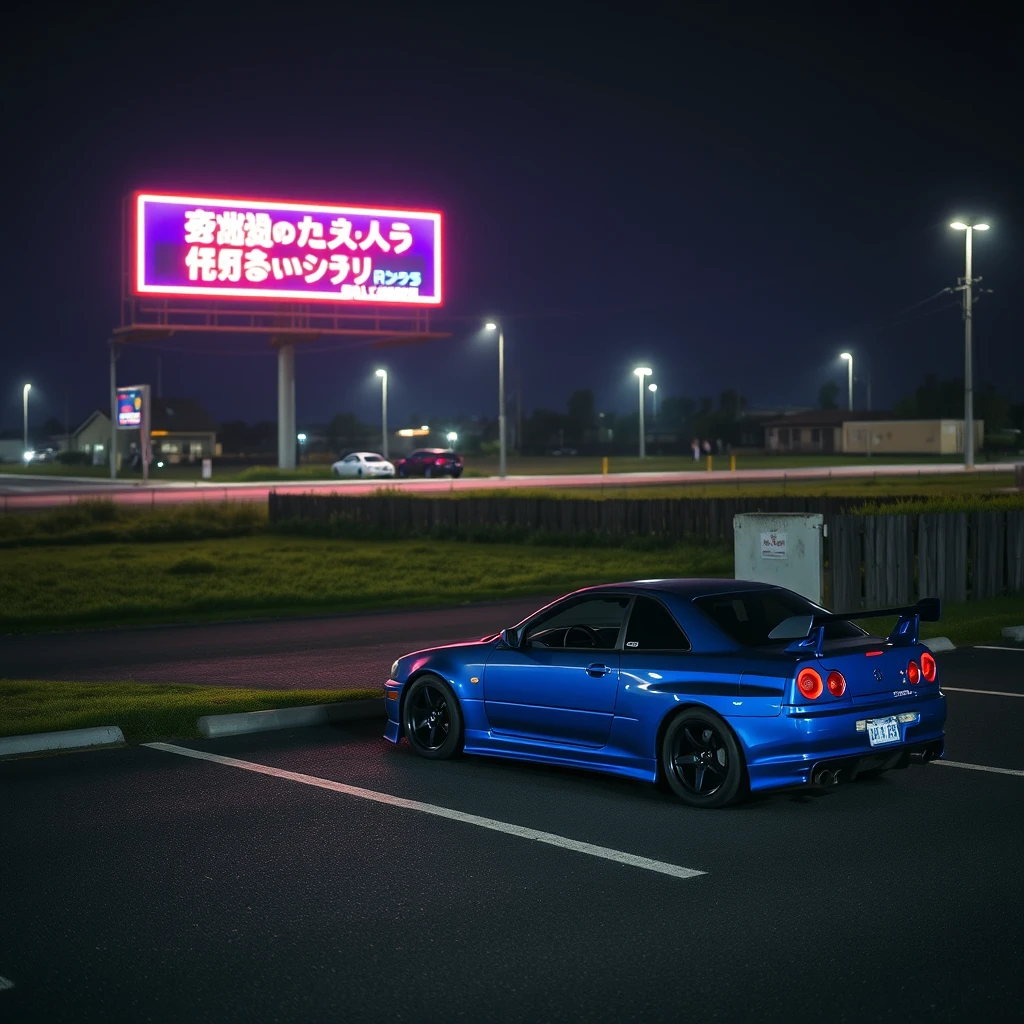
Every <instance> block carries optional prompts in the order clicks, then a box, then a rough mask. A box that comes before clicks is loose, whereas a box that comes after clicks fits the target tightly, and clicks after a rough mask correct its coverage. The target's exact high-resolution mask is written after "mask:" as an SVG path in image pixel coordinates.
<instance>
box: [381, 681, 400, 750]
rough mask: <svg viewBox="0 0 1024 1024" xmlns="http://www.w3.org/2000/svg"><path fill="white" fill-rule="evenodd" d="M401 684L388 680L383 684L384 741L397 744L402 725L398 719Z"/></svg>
mask: <svg viewBox="0 0 1024 1024" xmlns="http://www.w3.org/2000/svg"><path fill="white" fill-rule="evenodd" d="M401 697H402V684H401V683H396V682H395V681H394V679H389V680H388V681H387V682H386V683H385V684H384V711H385V713H386V714H387V716H388V720H387V722H386V723H385V724H384V739H386V740H391V742H392V743H397V742H398V741H399V740H400V739H401V738H402V723H401V720H400V718H399V717H398V709H399V705H400V704H401Z"/></svg>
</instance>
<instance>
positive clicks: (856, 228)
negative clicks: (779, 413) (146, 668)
mask: <svg viewBox="0 0 1024 1024" xmlns="http://www.w3.org/2000/svg"><path fill="white" fill-rule="evenodd" d="M397 10H398V9H396V11H397ZM584 10H585V9H583V8H580V9H579V10H578V11H575V12H574V11H573V10H572V9H570V8H559V9H547V8H546V9H545V15H544V17H543V19H534V18H531V17H529V16H528V15H526V14H523V15H522V16H521V17H519V16H517V18H516V19H513V18H512V17H511V16H509V18H508V19H507V23H505V24H501V23H500V22H501V19H497V20H496V21H495V22H494V23H492V24H485V23H477V24H469V23H468V22H467V20H466V19H464V18H460V17H459V16H457V15H456V14H454V13H445V12H441V13H436V14H434V15H433V16H431V17H424V16H417V15H415V14H409V13H407V14H405V15H403V18H401V19H393V20H388V19H387V18H380V19H375V17H374V16H372V15H366V14H361V13H358V12H344V13H338V14H337V15H335V16H333V17H334V20H333V21H332V20H330V18H328V19H327V20H324V19H320V21H319V22H318V24H319V25H320V26H321V29H322V31H318V32H316V33H311V32H309V31H308V26H305V27H303V28H302V29H296V30H295V31H294V32H292V31H290V30H289V29H288V26H287V25H286V24H282V21H281V18H280V16H279V15H278V16H277V17H276V18H275V19H274V20H269V19H265V18H264V19H261V18H259V17H257V18H255V19H254V21H253V23H252V24H246V25H245V26H244V27H242V28H240V27H239V26H238V24H237V23H236V22H235V21H234V20H233V19H232V18H231V17H230V16H229V15H228V14H225V13H221V12H217V11H214V12H212V13H211V12H210V11H209V9H207V8H204V9H203V14H202V16H199V15H198V14H194V15H191V16H190V14H189V13H188V12H183V11H182V10H180V9H178V10H176V11H175V12H173V13H171V14H163V15H161V16H160V17H159V18H157V17H156V16H155V15H151V14H147V13H146V12H142V11H137V10H133V9H130V8H124V9H123V10H120V11H118V10H108V11H106V12H105V13H103V14H101V15H95V14H90V15H88V17H87V16H86V15H84V14H83V15H77V14H71V15H69V16H67V17H65V18H64V19H63V20H62V21H61V23H60V24H59V26H57V27H50V26H49V25H48V24H47V23H45V22H44V21H43V16H44V15H43V12H40V13H30V14H23V16H22V17H23V23H22V25H21V29H20V33H19V32H18V31H14V32H13V33H12V38H13V39H15V40H16V42H17V44H18V51H19V52H18V54H17V55H16V56H15V57H14V58H13V59H12V60H11V61H9V62H8V64H7V66H6V67H5V70H4V72H3V75H4V95H5V97H6V98H7V100H8V106H9V108H11V116H10V118H9V121H8V139H9V143H10V145H9V147H8V148H9V150H10V151H12V152H16V154H17V155H16V156H15V157H14V158H13V159H9V161H8V165H7V174H8V176H9V179H8V188H7V194H8V196H11V197H13V196H17V197H18V198H17V200H16V201H14V200H10V199H9V201H8V230H9V232H10V235H11V237H12V238H15V239H21V240H22V241H23V244H21V245H18V246H10V247H9V248H8V249H7V250H6V252H5V255H4V280H5V281H6V282H7V286H8V302H9V304H10V309H9V312H8V317H7V324H6V326H5V341H4V346H3V354H4V359H3V367H4V369H3V372H2V373H0V396H2V401H0V427H4V428H12V429H13V428H16V427H20V424H21V385H22V384H23V383H24V382H25V381H31V382H32V384H33V395H32V404H31V414H32V422H33V423H34V424H41V423H42V422H43V421H44V420H45V419H46V418H48V417H50V416H54V417H56V418H58V419H62V420H63V418H64V415H65V412H64V410H65V401H66V399H67V400H68V402H69V404H70V413H71V418H72V420H73V421H77V420H80V419H82V418H83V417H84V416H85V415H86V414H87V413H88V412H89V411H90V410H91V409H92V408H94V407H96V406H97V405H98V406H101V407H102V406H103V405H104V404H105V401H106V388H107V372H108V370H107V365H108V364H107V352H106V341H107V338H108V337H109V335H110V331H111V329H112V328H113V327H114V326H115V325H116V323H117V300H118V278H117V274H118V267H117V251H118V241H119V236H118V232H119V219H120V199H121V197H122V196H123V195H125V194H127V193H129V192H130V191H132V190H134V189H136V188H152V189H167V190H175V191H192V190H195V191H209V192H229V193H235V194H247V193H249V194H260V195H275V196H281V197H290V198H306V199H321V200H330V201H337V202H348V203H362V204H372V203H378V204H382V203H391V204H395V205H408V206H413V207H415V206H419V207H424V208H433V209H440V210H441V211H442V212H443V213H444V214H445V218H446V235H445V241H446V249H447V259H446V264H447V265H446V289H445V290H446V294H447V297H448V298H447V301H446V304H445V308H444V310H442V311H441V313H440V314H438V324H439V326H441V328H442V329H445V330H451V331H452V332H453V337H452V338H451V339H450V340H446V341H435V342H431V343H429V344H427V345H422V346H412V347H409V348H389V349H385V350H374V349H370V348H356V349H347V350H341V349H334V348H332V347H331V346H330V345H329V344H328V343H326V342H324V341H321V342H317V343H314V344H312V345H310V346H309V347H308V350H306V351H303V349H302V347H301V346H300V347H299V349H298V351H297V359H296V374H297V409H298V419H299V421H300V422H305V423H310V422H317V421H322V420H326V419H329V418H330V417H331V416H332V415H334V414H335V413H336V412H341V411H349V412H353V413H355V414H357V415H359V416H360V417H361V418H362V419H364V420H367V421H368V422H373V420H374V419H375V417H376V415H377V409H378V402H379V389H378V381H377V379H376V378H375V377H374V376H373V370H374V368H375V367H377V366H382V365H383V366H387V368H388V370H389V374H390V379H389V389H390V396H389V397H390V400H391V408H392V410H393V416H394V417H395V421H396V422H397V421H398V420H400V419H402V418H403V417H405V416H408V415H409V414H411V413H412V412H413V411H417V412H419V413H420V414H421V415H423V416H424V417H427V418H430V417H432V416H437V415H441V414H448V415H454V414H456V413H458V412H460V411H461V412H463V413H465V414H468V415H473V414H478V415H482V416H487V417H489V418H490V417H493V416H494V415H495V413H496V406H497V359H496V353H495V350H494V344H493V335H492V336H490V338H485V336H483V335H482V334H481V333H480V332H479V325H480V324H481V323H482V321H483V319H484V318H485V317H487V316H492V315H499V316H501V317H502V318H503V321H504V323H505V325H506V339H507V358H508V362H509V386H508V391H509V393H510V394H511V392H512V391H513V390H514V388H515V385H516V375H517V374H521V377H522V386H523V398H524V405H525V407H526V409H527V411H529V410H531V409H533V408H535V407H547V408H552V409H555V410H562V409H564V407H565V403H566V400H567V398H568V396H569V394H570V393H571V392H572V391H573V390H576V389H580V388H589V389H592V390H593V391H594V392H595V394H596V397H597V408H598V409H601V410H607V411H617V412H620V413H626V414H628V413H629V412H630V411H632V409H633V408H634V406H635V396H636V390H635V378H634V377H633V375H632V367H633V366H635V365H637V364H638V363H641V362H643V363H648V364H649V365H651V366H652V367H654V368H655V371H656V375H655V377H654V379H655V380H656V381H657V382H658V383H659V387H660V388H661V392H660V394H661V395H663V396H665V397H667V396H671V395H679V396H683V395H685V396H687V397H690V398H694V399H699V398H701V397H703V396H710V397H714V398H716V399H717V395H718V394H719V392H721V391H723V390H726V389H728V388H735V389H736V390H738V391H739V392H740V393H741V394H743V395H744V396H745V397H746V398H747V400H748V401H749V402H750V404H751V405H755V406H765V405H775V404H778V405H783V404H786V405H789V404H792V405H813V404H814V403H815V402H816V401H817V396H818V389H819V387H820V385H821V384H822V383H823V382H824V381H825V380H828V379H832V380H835V381H836V382H837V383H839V384H840V386H841V388H842V389H843V390H842V396H843V397H845V367H844V365H843V364H841V363H840V362H839V360H838V358H837V357H838V353H839V352H840V351H842V350H844V349H850V350H851V351H853V352H854V353H855V356H856V357H857V369H858V371H859V370H861V369H863V368H865V366H869V367H870V371H871V377H872V391H873V396H872V398H873V405H874V407H875V408H878V409H886V408H891V407H892V406H893V405H894V404H895V402H896V401H897V400H898V399H899V398H900V397H903V396H904V395H908V394H910V393H912V392H913V390H914V389H915V388H916V387H917V386H918V385H919V384H920V383H921V382H922V380H923V379H924V377H925V375H926V374H927V373H935V374H937V375H938V376H939V377H940V378H944V379H950V378H955V377H958V376H962V373H963V328H962V321H961V317H960V314H959V311H958V310H957V309H956V308H955V306H954V302H955V300H954V299H953V298H952V297H946V298H945V299H938V300H936V301H935V302H934V303H932V305H931V306H928V305H926V306H922V307H918V308H917V309H916V310H912V311H910V312H909V313H908V314H906V319H905V320H899V318H898V316H897V314H899V313H900V312H901V311H903V310H906V309H907V308H908V307H910V306H912V305H913V304H915V303H917V302H919V301H921V300H924V299H927V298H928V297H929V296H931V295H933V294H935V293H936V292H938V291H939V290H940V289H942V288H944V287H946V286H951V285H954V284H955V283H956V279H957V277H958V276H959V275H961V274H962V273H963V235H962V233H958V232H955V231H952V230H950V229H949V227H948V223H949V221H950V220H952V219H953V218H954V217H959V216H964V217H972V216H977V217H984V218H986V219H988V220H989V221H990V223H991V224H992V230H991V231H989V232H988V233H987V235H985V236H983V237H982V236H979V237H977V238H976V245H975V273H976V274H977V275H980V276H982V277H983V278H984V281H983V282H982V287H983V288H985V287H991V288H993V289H994V293H993V294H991V295H985V296H984V297H983V300H982V301H981V302H980V303H979V305H978V308H977V313H976V331H975V338H976V344H975V378H976V381H977V384H978V386H979V387H980V386H981V385H982V384H984V383H985V382H989V383H992V384H996V385H998V386H999V387H1000V389H1001V390H1004V391H1005V392H1007V393H1008V394H1009V395H1010V397H1011V398H1012V399H1013V400H1014V401H1017V402H1020V401H1021V400H1022V399H1024V374H1022V373H1021V372H1020V364H1021V362H1022V360H1021V359H1020V357H1019V341H1018V338H1017V335H1016V333H1015V330H1014V323H1013V321H1012V319H1011V318H1012V316H1013V313H1014V311H1015V309H1016V306H1017V304H1018V303H1019V301H1020V299H1021V297H1022V280H1021V273H1020V269H1019V268H1020V252H1021V233H1020V227H1019V224H1020V222H1021V217H1020V213H1021V203H1020V198H1019V195H1018V191H1017V189H1018V182H1019V180H1020V175H1019V170H1020V166H1021V161H1020V143H1019V140H1018V138H1017V137H1016V136H1015V135H1014V134H1013V133H1012V128H1011V126H1012V125H1013V124H1014V123H1015V120H1014V119H1015V113H1014V104H1013V101H1014V98H1015V89H1014V86H1013V83H1012V81H1011V78H1012V69H1013V66H1014V64H1013V55H1012V50H1011V46H1010V43H1009V39H1008V33H1004V31H1003V26H1002V23H1001V22H1000V21H999V20H998V19H996V20H986V19H985V18H984V17H983V15H982V13H981V12H978V17H977V19H976V20H977V21H978V22H979V25H980V27H976V28H974V29H973V30H972V38H971V43H970V46H966V45H965V44H964V42H963V40H962V38H961V37H960V35H959V34H958V33H957V32H956V30H955V29H953V28H951V27H949V25H948V24H946V23H944V22H943V21H942V20H940V19H933V20H932V21H930V22H928V23H927V24H921V23H919V22H918V21H917V20H916V19H915V18H914V17H913V16H912V15H910V14H906V15H901V14H900V13H899V12H892V11H890V12H887V13H886V15H885V16H884V19H885V20H884V21H883V20H882V16H881V15H880V16H879V18H877V19H875V18H872V17H871V16H870V15H866V14H863V13H860V14H857V15H855V16H851V17H850V18H847V19H843V18H840V17H838V16H831V17H825V16H823V15H819V16H817V17H816V18H815V19H813V20H808V19H798V18H797V17H796V16H793V15H790V16H787V17H780V16H775V18H766V17H763V16H753V17H752V16H746V15H739V14H734V15H731V16H730V15H728V14H726V13H724V12H722V11H721V10H701V11H697V12H690V13H688V14H686V15H684V16H682V17H679V16H676V17H675V18H672V17H670V16H669V15H668V14H667V13H666V14H665V15H664V16H657V15H650V16H648V17H646V18H643V17H634V18H631V19H630V20H629V22H628V23H621V19H620V20H617V21H612V20H608V21H604V22H602V21H599V20H597V19H595V18H593V17H591V16H587V15H586V14H585V13H583V12H584ZM399 21H400V22H401V25H402V28H401V29H396V28H395V27H394V25H395V24H396V22H399ZM339 33H341V35H339ZM968 95H969V96H970V97H971V104H970V105H969V106H968V105H967V103H966V102H965V99H964V98H965V97H967V96H968ZM55 242H56V244H55ZM59 257H62V258H63V260H64V261H66V262H65V263H64V266H65V267H66V268H70V269H72V270H73V273H67V274H65V276H63V277H62V276H61V275H60V272H59V269H57V270H55V267H54V264H55V262H56V264H57V267H58V268H59V267H60V265H61V263H60V259H59ZM41 267H49V270H48V271H46V272H42V273H40V271H39V268H41ZM944 305H945V306H947V308H941V307H943V306H944ZM933 307H934V312H933ZM924 314H928V315H924ZM894 319H895V322H892V321H894ZM225 352H230V353H231V354H230V355H227V354H221V353H225ZM118 380H119V383H122V384H129V383H139V382H144V381H148V382H149V383H151V384H153V385H154V387H155V385H156V351H155V350H154V349H153V348H152V347H149V346H146V347H141V346H140V347H138V348H134V349H129V350H127V351H126V353H125V355H124V356H123V358H122V360H121V362H120V365H119V371H118ZM275 380H276V363H275V359H274V357H273V354H272V353H271V352H270V351H269V350H268V347H267V343H266V340H265V338H260V337H252V338H227V339H218V338H216V337H213V336H196V337H186V338H184V339H172V340H171V341H170V342H169V343H168V344H167V347H166V349H165V350H164V351H163V353H162V383H163V393H164V395H167V396H172V395H180V396H189V397H195V398H197V399H199V400H200V401H201V402H203V404H204V405H206V406H207V408H209V409H210V411H211V412H212V413H213V414H214V415H215V416H216V417H217V418H218V419H221V420H234V419H243V420H247V421H249V422H253V421H258V420H264V419H273V418H275V417H276V384H275ZM863 403H864V395H863V389H862V388H858V398H857V404H858V406H863Z"/></svg>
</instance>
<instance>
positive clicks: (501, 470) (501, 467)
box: [484, 320, 505, 477]
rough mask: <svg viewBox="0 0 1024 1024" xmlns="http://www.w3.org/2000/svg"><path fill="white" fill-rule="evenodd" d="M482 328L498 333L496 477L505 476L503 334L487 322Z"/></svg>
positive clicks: (498, 325) (500, 329) (498, 326)
mask: <svg viewBox="0 0 1024 1024" xmlns="http://www.w3.org/2000/svg"><path fill="white" fill-rule="evenodd" d="M484 327H485V328H486V329H487V330H488V331H497V332H498V476H501V477H503V476H505V332H504V330H503V329H502V327H501V325H500V324H499V323H497V322H496V321H494V320H489V321H488V322H487V323H486V324H484Z"/></svg>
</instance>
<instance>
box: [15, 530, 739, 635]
mask: <svg viewBox="0 0 1024 1024" xmlns="http://www.w3.org/2000/svg"><path fill="white" fill-rule="evenodd" d="M732 565H733V559H732V552H731V551H730V550H727V549H723V548H703V547H692V546H691V547H674V548H662V549H660V550H654V551H635V550H630V549H628V548H600V549H598V548H568V549H563V548H556V547H544V548H542V547H533V546H529V545H512V544H469V543H464V542H459V541H440V540H430V541H412V540H393V541H355V540H321V539H306V538H283V537H277V536H273V535H267V534H262V535H259V534H258V535H254V536H248V537H245V536H243V537H231V538H219V539H211V540H204V541H197V542H189V541H179V542H173V543H168V542H153V543H148V544H131V543H117V544H103V543H97V544H90V545H83V546H56V545H55V546H19V547H10V548H7V549H6V550H4V551H3V554H2V556H0V631H3V632H8V633H12V632H26V631H33V632H34V631H39V630H54V629H67V628H73V627H83V626H86V627H90V626H114V625H125V624H134V623H154V622H184V621H194V620H224V619H232V618H245V617H259V616H276V615H300V614H310V613H316V612H332V611H356V610H359V611H362V610H370V609H375V608H395V607H415V606H429V605H446V604H464V603H470V602H475V601H483V600H492V599H496V598H504V597H518V596H530V595H534V594H558V593H561V592H563V591H566V590H571V589H573V588H575V587H581V586H587V585H589V584H593V583H603V582H607V581H611V580H618V579H636V578H640V577H650V576H727V575H731V573H732Z"/></svg>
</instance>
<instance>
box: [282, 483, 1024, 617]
mask: <svg viewBox="0 0 1024 1024" xmlns="http://www.w3.org/2000/svg"><path fill="white" fill-rule="evenodd" d="M882 500H884V499H882ZM894 500H898V499H894ZM849 504H850V501H849V499H847V498H813V497H807V498H785V497H778V498H635V499H634V498H622V499H620V498H609V499H607V500H594V499H579V498H569V499H562V498H516V497H504V496H502V497H494V498H458V499H453V498H410V497H405V496H401V495H385V496H372V497H370V496H367V497H346V496H334V495H313V494H277V493H271V495H270V521H271V523H283V522H294V521H296V520H298V521H305V522H313V523H320V524H324V525H325V526H328V527H331V528H334V529H337V530H338V532H339V533H341V534H344V533H346V532H349V531H351V533H352V534H354V535H358V534H368V535H375V536H391V537H414V536H437V535H440V536H452V537H458V536H462V537H473V536H474V535H477V536H479V535H483V534H490V535H491V536H493V537H496V538H497V537H500V536H501V535H502V534H508V535H510V536H511V537H516V536H527V535H528V534H530V533H545V534H548V535H549V536H554V537H558V536H561V537H565V538H567V539H569V538H572V537H580V538H582V537H585V536H595V535H596V536H603V537H609V538H633V537H652V538H660V539H665V540H680V541H693V542H695V543H719V544H728V545H731V544H732V542H733V529H732V522H733V516H734V515H736V514H737V513H740V512H764V513H769V514H771V513H776V512H820V513H822V514H824V516H825V522H826V524H827V536H826V540H825V559H826V581H827V598H828V601H829V604H830V605H831V607H833V608H839V609H842V610H844V611H854V610H857V609H859V608H864V607H872V606H873V607H883V606H886V605H894V604H907V603H909V602H912V601H914V600H916V599H917V598H919V597H941V598H943V599H944V600H947V601H966V600H968V599H978V598H984V597H995V596H998V595H1000V594H1006V593H1010V594H1016V593H1022V592H1024V511H1006V512H972V513H953V512H939V513H922V514H916V515H915V514H913V513H909V514H899V515H896V514H893V515H884V514H883V515H856V514H849V513H848V512H847V509H848V507H849Z"/></svg>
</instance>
